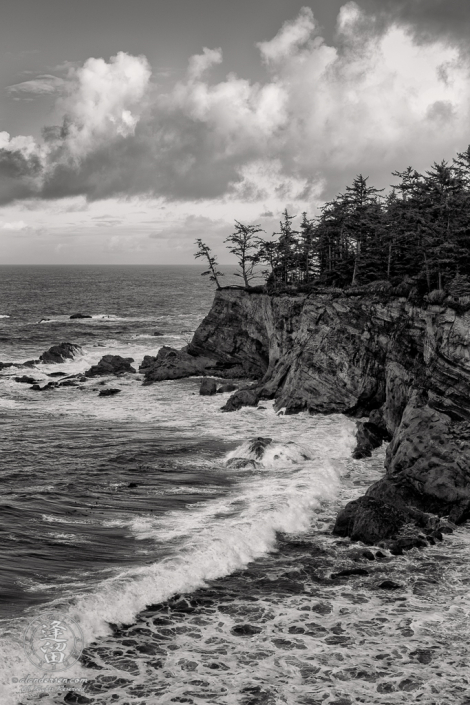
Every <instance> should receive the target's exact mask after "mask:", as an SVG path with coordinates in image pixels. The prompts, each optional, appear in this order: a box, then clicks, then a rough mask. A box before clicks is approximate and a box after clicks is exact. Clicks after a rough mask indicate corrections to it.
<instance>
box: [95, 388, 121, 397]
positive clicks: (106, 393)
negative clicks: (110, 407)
mask: <svg viewBox="0 0 470 705" xmlns="http://www.w3.org/2000/svg"><path fill="white" fill-rule="evenodd" d="M120 393H121V390H120V389H117V388H116V389H112V388H111V389H102V390H101V392H100V393H99V394H98V396H99V397H114V396H115V395H116V394H120Z"/></svg>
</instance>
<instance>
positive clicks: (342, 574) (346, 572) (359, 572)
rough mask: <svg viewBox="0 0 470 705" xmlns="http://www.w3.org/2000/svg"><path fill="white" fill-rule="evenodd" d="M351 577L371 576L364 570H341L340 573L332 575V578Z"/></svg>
mask: <svg viewBox="0 0 470 705" xmlns="http://www.w3.org/2000/svg"><path fill="white" fill-rule="evenodd" d="M351 575H369V571H368V570H364V568H347V569H346V570H340V571H339V572H338V573H332V574H331V577H332V578H349V576H351Z"/></svg>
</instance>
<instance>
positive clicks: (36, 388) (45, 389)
mask: <svg viewBox="0 0 470 705" xmlns="http://www.w3.org/2000/svg"><path fill="white" fill-rule="evenodd" d="M57 387H58V384H57V382H48V383H47V384H45V385H44V387H41V386H40V385H39V384H33V386H32V387H30V389H34V391H36V392H49V391H51V390H52V389H57Z"/></svg>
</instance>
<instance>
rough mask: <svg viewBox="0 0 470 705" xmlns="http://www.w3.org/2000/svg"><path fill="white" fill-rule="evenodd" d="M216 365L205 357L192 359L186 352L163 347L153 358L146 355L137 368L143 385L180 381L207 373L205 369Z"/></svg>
mask: <svg viewBox="0 0 470 705" xmlns="http://www.w3.org/2000/svg"><path fill="white" fill-rule="evenodd" d="M215 364H216V363H215V361H214V360H210V359H209V358H206V357H194V356H193V355H189V353H187V352H186V350H184V349H183V350H176V349H175V348H170V347H168V346H167V345H164V346H163V347H162V348H160V350H159V351H158V353H157V355H156V356H155V357H151V356H150V355H146V356H145V357H144V359H143V361H142V364H141V365H140V367H139V370H140V371H142V372H143V373H144V377H145V382H144V384H151V383H152V382H160V381H162V380H164V379H181V378H183V377H191V376H193V375H201V374H206V373H207V368H208V367H210V366H211V365H212V366H214V365H215Z"/></svg>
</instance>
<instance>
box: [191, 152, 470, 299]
mask: <svg viewBox="0 0 470 705" xmlns="http://www.w3.org/2000/svg"><path fill="white" fill-rule="evenodd" d="M393 177H394V181H395V183H394V184H393V185H392V186H391V190H390V192H389V193H387V194H386V195H384V194H383V189H382V190H379V189H376V188H374V187H373V186H370V185H369V183H368V178H367V177H364V176H362V174H359V175H358V176H356V178H355V179H354V180H353V183H352V185H351V186H347V187H346V189H345V192H344V193H340V194H339V195H338V196H336V198H334V199H333V200H332V201H329V202H328V203H325V204H324V205H323V207H322V209H321V212H320V213H319V215H318V216H317V217H315V218H309V217H308V216H307V213H303V214H302V218H301V221H300V225H299V226H298V228H297V229H296V228H295V227H294V224H293V221H294V219H295V216H293V215H290V214H289V213H288V211H287V209H286V210H285V211H284V213H283V215H282V220H281V222H280V227H279V231H278V232H276V233H273V236H272V238H271V239H270V240H268V239H266V238H263V237H260V235H259V234H260V233H262V232H264V231H262V229H261V227H260V226H259V225H244V224H242V223H240V222H238V221H235V231H234V233H232V234H231V235H230V236H229V237H228V238H227V239H226V240H225V242H226V243H227V245H228V248H229V251H230V252H231V253H233V254H234V255H235V256H236V258H237V261H238V265H239V267H238V269H239V271H238V272H237V274H238V276H240V277H241V278H242V280H243V284H244V286H246V287H248V286H250V282H252V280H253V279H254V278H255V277H256V276H259V275H260V274H262V275H264V277H265V279H266V282H267V284H268V287H271V288H274V289H275V288H276V287H282V286H286V285H288V286H291V287H299V286H301V285H302V286H303V285H305V284H309V283H315V284H318V285H323V286H335V287H346V286H351V285H352V286H355V285H363V284H369V283H371V282H374V281H388V282H391V283H392V284H394V285H396V284H398V283H399V282H401V281H403V280H404V279H406V278H414V279H415V280H416V282H417V284H418V285H419V287H420V288H421V289H422V290H423V291H432V290H435V289H438V290H444V289H446V288H447V287H448V286H449V285H450V283H451V282H454V283H455V282H457V281H460V282H462V281H464V280H465V281H466V278H467V277H468V276H470V147H468V149H467V150H466V151H465V152H461V153H458V154H457V156H456V157H455V158H454V159H453V160H452V163H448V162H445V161H443V162H441V163H436V162H435V163H434V164H433V165H432V167H431V168H430V169H429V171H426V172H424V173H423V174H421V173H418V172H417V171H416V170H415V169H413V168H412V167H408V168H407V169H406V170H405V171H402V172H393ZM197 245H198V251H197V253H196V255H195V256H196V257H203V258H205V259H206V260H207V261H208V265H209V267H208V270H207V271H206V272H204V274H206V275H209V276H210V278H211V280H212V281H214V282H215V284H216V286H217V287H218V288H220V281H219V280H220V277H221V276H222V273H221V272H220V271H219V270H218V264H217V260H216V258H215V257H214V256H213V254H212V252H211V250H210V248H209V247H208V246H207V245H205V244H204V243H203V242H202V240H197Z"/></svg>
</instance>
